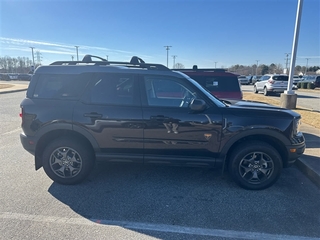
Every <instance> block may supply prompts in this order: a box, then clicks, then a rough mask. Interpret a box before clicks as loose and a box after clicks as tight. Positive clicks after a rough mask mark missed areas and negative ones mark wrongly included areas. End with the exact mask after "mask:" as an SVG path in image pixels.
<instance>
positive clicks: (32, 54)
mask: <svg viewBox="0 0 320 240" xmlns="http://www.w3.org/2000/svg"><path fill="white" fill-rule="evenodd" d="M30 48H31V52H32V64H33V68H35V66H34V54H33V49H34V48H35V47H30Z"/></svg>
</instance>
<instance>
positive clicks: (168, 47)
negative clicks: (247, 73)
mask: <svg viewBox="0 0 320 240" xmlns="http://www.w3.org/2000/svg"><path fill="white" fill-rule="evenodd" d="M164 47H165V48H166V50H167V67H168V66H169V64H168V63H169V50H170V48H171V47H172V46H164Z"/></svg>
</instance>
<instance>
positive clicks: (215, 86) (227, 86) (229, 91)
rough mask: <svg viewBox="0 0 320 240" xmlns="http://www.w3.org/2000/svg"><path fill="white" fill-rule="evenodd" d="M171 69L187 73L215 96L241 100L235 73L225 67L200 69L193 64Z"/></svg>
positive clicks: (241, 95)
mask: <svg viewBox="0 0 320 240" xmlns="http://www.w3.org/2000/svg"><path fill="white" fill-rule="evenodd" d="M173 70H175V71H180V72H182V73H184V74H186V75H188V76H189V77H190V78H192V79H194V80H195V81H197V82H198V83H199V84H200V85H201V86H203V87H204V88H206V89H207V90H208V91H210V93H212V94H213V95H214V96H216V97H217V98H221V99H235V100H241V99H242V97H243V94H242V90H241V87H240V84H239V81H238V78H237V75H235V74H233V73H230V72H227V71H226V70H225V69H216V68H207V69H201V68H198V67H197V66H196V65H194V66H193V68H192V69H173Z"/></svg>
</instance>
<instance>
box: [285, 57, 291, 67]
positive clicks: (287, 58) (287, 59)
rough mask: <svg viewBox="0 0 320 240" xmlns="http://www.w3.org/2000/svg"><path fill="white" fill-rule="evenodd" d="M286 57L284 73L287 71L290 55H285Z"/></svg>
mask: <svg viewBox="0 0 320 240" xmlns="http://www.w3.org/2000/svg"><path fill="white" fill-rule="evenodd" d="M285 55H286V71H288V63H289V55H290V53H285Z"/></svg>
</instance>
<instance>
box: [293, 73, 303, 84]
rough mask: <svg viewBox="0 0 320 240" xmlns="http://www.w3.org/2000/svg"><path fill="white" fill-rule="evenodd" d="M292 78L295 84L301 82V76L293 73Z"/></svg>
mask: <svg viewBox="0 0 320 240" xmlns="http://www.w3.org/2000/svg"><path fill="white" fill-rule="evenodd" d="M292 80H293V84H294V85H297V84H298V82H301V80H302V78H301V77H300V76H299V75H294V76H293V79H292Z"/></svg>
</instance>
